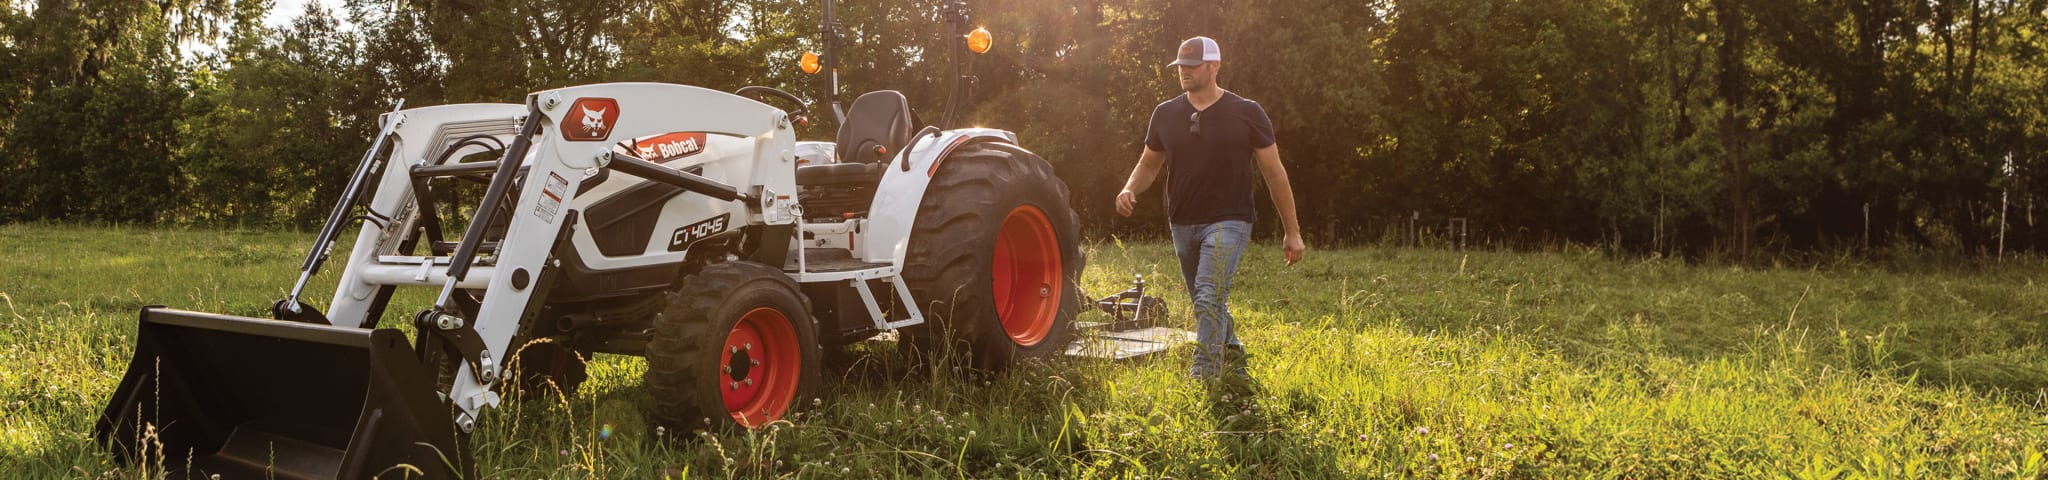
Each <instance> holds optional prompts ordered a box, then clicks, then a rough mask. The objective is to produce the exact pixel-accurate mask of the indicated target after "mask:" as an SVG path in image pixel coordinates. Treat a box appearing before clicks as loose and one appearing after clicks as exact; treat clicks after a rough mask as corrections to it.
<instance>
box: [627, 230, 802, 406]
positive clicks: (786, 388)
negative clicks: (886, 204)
mask: <svg viewBox="0 0 2048 480" xmlns="http://www.w3.org/2000/svg"><path fill="white" fill-rule="evenodd" d="M668 295H669V297H668V307H667V308H666V309H665V310H664V311H663V312H662V314H661V315H660V316H659V317H656V318H655V320H654V337H653V339H652V340H651V341H650V342H649V343H648V345H647V374H646V377H645V380H646V385H647V392H648V394H649V395H650V396H652V397H653V402H652V405H651V406H650V408H649V410H650V412H649V413H650V415H649V416H650V418H652V419H653V423H654V424H655V425H657V426H661V427H665V428H668V429H669V430H670V431H672V432H679V433H680V432H687V431H691V430H700V429H701V430H717V429H724V428H728V427H733V426H738V427H741V428H760V427H763V426H766V425H767V424H769V423H771V422H774V421H776V420H781V419H782V418H784V416H786V415H788V414H790V413H791V412H793V411H795V410H796V409H797V408H798V407H799V406H801V403H802V400H803V399H805V398H809V396H810V395H811V391H812V390H813V389H815V388H816V386H817V384H818V377H819V374H818V367H819V365H820V362H819V355H820V351H819V348H818V334H817V326H816V324H815V322H814V321H813V320H812V319H811V312H810V308H809V307H808V306H807V304H806V300H805V299H804V297H803V295H802V294H800V293H799V291H798V290H797V286H796V282H795V281H792V280H790V278H789V276H788V275H784V274H783V273H782V271H780V270H777V269H775V268H772V267H769V266H766V265H761V264H757V263H752V262H740V261H736V262H725V263H717V264H712V265H707V266H705V267H704V269H703V271H701V272H698V273H697V274H695V275H691V276H689V277H687V278H684V279H683V281H682V284H681V287H680V288H678V289H677V290H676V291H674V292H671V293H669V294H668Z"/></svg>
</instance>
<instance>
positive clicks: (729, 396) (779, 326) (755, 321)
mask: <svg viewBox="0 0 2048 480" xmlns="http://www.w3.org/2000/svg"><path fill="white" fill-rule="evenodd" d="M800 352H801V350H800V349H799V348H798V347H797V341H796V328H795V327H792V326H790V323H789V317H788V316H785V315H783V314H782V312H781V311H779V310H776V309H773V308H768V307H759V308H755V309H753V310H750V311H748V312H747V314H746V315H743V316H741V317H740V320H739V322H736V323H734V324H733V326H732V332H730V333H727V334H726V335H725V347H724V348H722V349H720V350H719V358H720V359H721V360H722V361H720V362H718V368H719V375H718V376H717V378H718V380H719V382H718V391H719V392H720V393H721V394H722V395H723V397H724V398H725V411H726V413H728V414H730V415H732V419H733V420H734V421H737V422H739V424H740V425H741V426H744V427H747V428H754V427H759V426H762V425H766V424H768V422H773V421H775V420H778V419H781V418H782V414H783V413H786V412H788V411H789V407H790V404H791V403H793V402H795V401H796V382H797V377H798V376H799V375H800V374H801V373H802V372H803V368H804V365H803V356H802V354H801V353H800Z"/></svg>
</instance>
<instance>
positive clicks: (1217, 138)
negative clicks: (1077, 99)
mask: <svg viewBox="0 0 2048 480" xmlns="http://www.w3.org/2000/svg"><path fill="white" fill-rule="evenodd" d="M1172 65H1173V66H1174V67H1175V68H1176V69H1177V70H1179V73H1180V88H1181V90H1184V91H1186V93H1185V94H1183V95H1181V96H1179V97H1175V98H1174V99H1172V100H1167V101H1166V102H1165V103H1161V104H1159V107H1158V108H1155V109H1153V110H1152V121H1151V125H1150V126H1149V127H1147V128H1146V129H1145V151H1144V153H1142V154H1140V155H1139V156H1138V166H1137V168H1133V169H1131V178H1130V180H1129V181H1127V182H1125V183H1124V190H1123V192H1121V193H1118V194H1117V195H1116V211H1117V213H1118V214H1120V215H1123V216H1126V217H1128V216H1131V210H1132V209H1134V208H1136V207H1137V204H1138V193H1140V192H1144V191H1145V189H1146V188H1149V187H1151V186H1152V180H1153V179H1154V178H1155V177H1157V176H1158V175H1159V172H1160V170H1161V169H1162V168H1163V169H1164V170H1166V172H1167V179H1166V195H1165V197H1166V217H1167V222H1168V223H1170V224H1171V227H1172V228H1173V248H1174V252H1175V253H1177V254H1178V256H1179V257H1180V272H1181V277H1182V278H1183V279H1184V280H1186V281H1187V286H1188V297H1190V298H1192V299H1194V302H1195V323H1196V325H1195V340H1196V342H1197V343H1198V344H1199V345H1198V348H1197V349H1196V350H1195V360H1194V366H1193V367H1192V368H1191V369H1190V373H1192V374H1193V375H1195V376H1196V377H1203V378H1211V377H1215V376H1217V375H1218V374H1220V373H1225V372H1228V373H1232V374H1236V375H1244V373H1245V371H1244V368H1245V365H1244V347H1243V344H1242V343H1240V342H1239V341H1238V339H1237V330H1236V328H1235V322H1234V321H1233V320H1232V319H1231V317H1230V307H1229V300H1230V279H1231V277H1232V276H1234V275H1236V273H1237V261H1238V259H1239V258H1240V257H1243V256H1244V249H1245V245H1246V244H1247V243H1250V242H1251V230H1252V222H1254V221H1256V220H1257V219H1258V212H1257V211H1256V210H1255V204H1254V203H1253V201H1252V166H1253V165H1254V164H1256V165H1257V166H1258V169H1259V172H1260V173H1261V174H1262V175H1263V176H1264V177H1265V179H1266V190H1267V191H1269V192H1271V193H1272V196H1273V206H1274V208H1275V209H1276V210H1279V213H1280V224H1281V226H1282V227H1283V228H1285V229H1286V236H1285V239H1283V240H1282V241H1281V250H1283V252H1284V253H1285V256H1286V259H1287V264H1288V265H1293V264H1294V262H1298V261H1301V256H1302V253H1303V251H1305V250H1307V248H1308V247H1307V246H1306V245H1304V244H1303V243H1302V241H1301V226H1300V224H1299V223H1297V222H1296V221H1295V217H1294V191H1293V188H1292V187H1290V186H1289V185H1288V183H1287V168H1286V167H1284V166H1282V165H1281V164H1280V148H1279V146H1278V145H1277V144H1276V143H1275V140H1274V138H1273V122H1272V121H1271V120H1270V119H1268V118H1267V117H1266V110H1265V109H1263V108H1260V107H1259V104H1258V103H1257V102H1253V101H1251V100H1246V99H1244V97H1239V96H1237V94H1234V93H1230V92H1228V91H1225V90H1223V89H1222V88H1221V87H1218V86H1216V72H1217V70H1220V69H1222V68H1223V54H1222V51H1221V49H1219V48H1217V46H1216V41H1215V40H1210V39H1209V38H1208V37H1195V38H1190V39H1188V40H1187V41H1185V42H1181V44H1180V51H1179V54H1178V55H1177V58H1175V60H1174V62H1173V63H1172Z"/></svg>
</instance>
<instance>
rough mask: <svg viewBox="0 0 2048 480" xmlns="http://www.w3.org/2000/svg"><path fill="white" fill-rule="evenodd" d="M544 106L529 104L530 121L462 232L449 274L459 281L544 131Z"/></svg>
mask: <svg viewBox="0 0 2048 480" xmlns="http://www.w3.org/2000/svg"><path fill="white" fill-rule="evenodd" d="M542 122H543V120H542V119H541V116H540V107H539V106H536V105H527V107H526V121H525V122H524V124H522V125H520V127H519V136H517V137H513V138H512V146H511V147H510V148H507V149H505V157H504V158H500V159H498V171H497V172H496V173H492V174H491V186H490V187H489V188H486V189H484V202H483V205H479V206H477V208H476V215H473V216H470V221H469V228H468V229H467V230H466V231H464V232H463V233H462V245H460V246H457V247H456V248H455V256H454V257H450V258H449V259H448V277H449V278H453V279H455V280H457V281H461V280H464V279H467V278H468V276H469V264H470V263H471V262H473V261H475V260H476V249H477V246H478V245H479V244H481V243H483V240H484V229H485V228H486V227H488V226H489V224H490V223H491V221H490V219H491V218H492V217H493V216H495V215H496V214H497V213H498V204H500V203H504V202H503V198H504V197H505V190H506V189H507V188H509V187H511V186H512V177H513V176H515V173H514V172H517V171H518V170H519V164H520V163H522V162H525V161H526V150H527V149H529V148H532V146H533V135H534V134H536V133H540V124H541V123H542Z"/></svg>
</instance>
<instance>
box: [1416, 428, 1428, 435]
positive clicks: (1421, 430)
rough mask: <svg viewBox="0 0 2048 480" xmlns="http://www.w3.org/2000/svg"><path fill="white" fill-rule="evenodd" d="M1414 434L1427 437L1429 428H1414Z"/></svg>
mask: <svg viewBox="0 0 2048 480" xmlns="http://www.w3.org/2000/svg"><path fill="white" fill-rule="evenodd" d="M1415 434H1416V435H1428V434H1429V427H1415Z"/></svg>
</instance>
